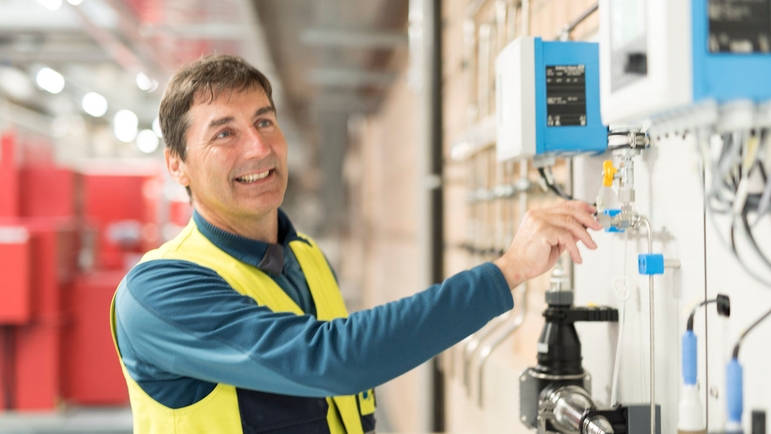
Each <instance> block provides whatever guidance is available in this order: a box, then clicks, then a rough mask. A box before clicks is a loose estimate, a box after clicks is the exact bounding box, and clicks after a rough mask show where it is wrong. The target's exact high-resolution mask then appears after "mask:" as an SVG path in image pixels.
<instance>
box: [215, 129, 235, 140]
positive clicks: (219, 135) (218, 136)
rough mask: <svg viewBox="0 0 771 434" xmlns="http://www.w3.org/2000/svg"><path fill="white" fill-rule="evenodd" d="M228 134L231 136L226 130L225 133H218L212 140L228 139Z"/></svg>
mask: <svg viewBox="0 0 771 434" xmlns="http://www.w3.org/2000/svg"><path fill="white" fill-rule="evenodd" d="M230 134H231V133H230V131H227V130H226V131H222V132H220V133H218V134H217V135H216V136H214V138H215V139H224V138H226V137H230Z"/></svg>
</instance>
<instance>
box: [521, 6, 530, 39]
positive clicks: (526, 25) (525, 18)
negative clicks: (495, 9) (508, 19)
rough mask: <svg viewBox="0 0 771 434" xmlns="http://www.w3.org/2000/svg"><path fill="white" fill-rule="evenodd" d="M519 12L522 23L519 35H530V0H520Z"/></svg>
mask: <svg viewBox="0 0 771 434" xmlns="http://www.w3.org/2000/svg"><path fill="white" fill-rule="evenodd" d="M521 8H522V9H521V11H522V12H521V13H522V24H521V33H520V34H521V35H522V36H529V35H530V0H522V6H521Z"/></svg>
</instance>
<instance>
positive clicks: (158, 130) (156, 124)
mask: <svg viewBox="0 0 771 434" xmlns="http://www.w3.org/2000/svg"><path fill="white" fill-rule="evenodd" d="M153 131H154V132H155V135H156V136H158V137H163V132H162V131H161V120H160V119H158V118H157V117H156V118H155V119H153Z"/></svg>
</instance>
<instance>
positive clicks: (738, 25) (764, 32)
mask: <svg viewBox="0 0 771 434" xmlns="http://www.w3.org/2000/svg"><path fill="white" fill-rule="evenodd" d="M709 51H710V52H712V53H768V52H769V51H771V0H709Z"/></svg>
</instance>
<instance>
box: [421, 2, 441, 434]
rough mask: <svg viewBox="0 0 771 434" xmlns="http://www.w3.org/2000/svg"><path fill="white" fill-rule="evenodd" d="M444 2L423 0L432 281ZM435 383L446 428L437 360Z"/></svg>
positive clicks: (436, 265)
mask: <svg viewBox="0 0 771 434" xmlns="http://www.w3.org/2000/svg"><path fill="white" fill-rule="evenodd" d="M441 19H442V1H441V0H423V31H424V34H423V44H424V46H423V49H424V58H425V60H426V61H425V62H424V65H425V72H424V77H425V79H424V81H423V83H424V86H425V92H424V95H425V107H426V111H425V114H426V124H427V128H426V134H425V140H426V146H427V148H428V149H427V150H428V164H427V167H426V168H425V170H426V171H427V172H428V173H427V175H428V176H427V178H429V179H431V180H432V181H433V182H431V183H430V184H431V185H432V186H433V187H432V188H431V190H430V191H429V192H427V193H428V195H427V199H428V208H429V218H430V220H428V221H427V225H428V227H427V228H426V229H427V232H428V236H429V239H428V243H427V247H428V250H429V252H428V253H429V263H428V265H429V270H427V274H428V277H429V278H430V280H431V282H432V283H437V282H441V281H442V279H443V278H444V204H443V196H444V192H443V187H442V168H443V142H444V137H443V129H442V128H443V123H444V120H443V119H444V112H443V108H442V52H443V50H442V26H441ZM429 382H430V383H431V385H432V393H431V395H432V396H431V401H432V403H431V406H432V407H433V408H432V410H433V411H432V414H433V420H431V421H430V425H431V430H432V431H444V407H445V405H444V380H443V378H442V375H441V372H439V369H438V365H437V360H436V359H435V360H434V361H433V363H431V378H430V380H429Z"/></svg>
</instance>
